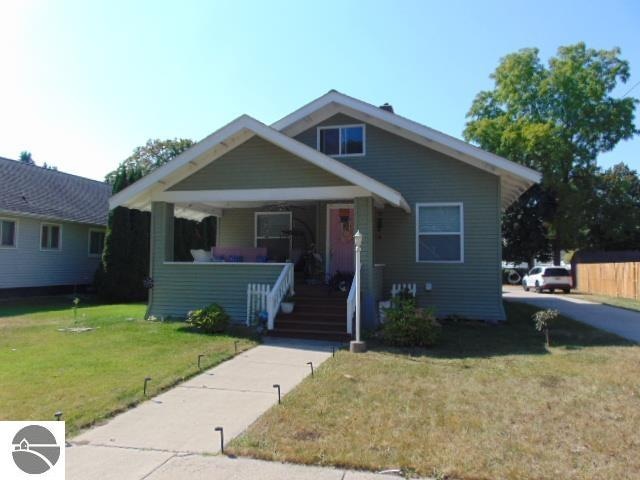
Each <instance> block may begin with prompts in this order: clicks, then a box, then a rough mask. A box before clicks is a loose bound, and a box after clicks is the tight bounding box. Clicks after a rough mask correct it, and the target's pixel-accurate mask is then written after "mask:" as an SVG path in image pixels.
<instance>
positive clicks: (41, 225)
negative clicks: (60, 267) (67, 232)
mask: <svg viewBox="0 0 640 480" xmlns="http://www.w3.org/2000/svg"><path fill="white" fill-rule="evenodd" d="M44 226H47V227H58V228H59V229H60V230H59V231H60V238H59V239H58V248H42V227H44ZM40 251H41V252H61V251H62V224H61V223H51V222H42V223H41V224H40Z"/></svg>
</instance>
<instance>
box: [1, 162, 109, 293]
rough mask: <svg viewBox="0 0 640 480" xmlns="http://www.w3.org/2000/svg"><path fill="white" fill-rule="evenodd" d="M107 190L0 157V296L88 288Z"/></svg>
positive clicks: (100, 245)
mask: <svg viewBox="0 0 640 480" xmlns="http://www.w3.org/2000/svg"><path fill="white" fill-rule="evenodd" d="M110 195H111V186H110V185H107V184H106V183H103V182H98V181H95V180H90V179H88V178H83V177H78V176H75V175H70V174H67V173H62V172H58V171H56V170H50V169H45V168H42V167H38V166H35V165H28V164H25V163H21V162H18V161H15V160H10V159H7V158H1V157H0V295H3V296H7V295H12V294H22V293H32V292H33V293H37V292H39V291H40V292H46V291H61V290H64V289H72V288H75V287H77V286H82V285H88V284H91V282H92V281H93V275H94V273H95V271H96V268H97V267H98V264H99V262H100V257H101V255H102V249H103V246H104V237H105V231H106V226H107V217H108V211H109V207H108V198H109V196H110Z"/></svg>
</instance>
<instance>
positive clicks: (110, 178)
mask: <svg viewBox="0 0 640 480" xmlns="http://www.w3.org/2000/svg"><path fill="white" fill-rule="evenodd" d="M192 145H193V141H191V140H188V139H173V140H149V141H148V142H147V143H146V144H145V145H144V146H141V147H138V148H136V149H135V150H134V151H133V154H132V155H131V156H130V157H128V158H127V159H126V160H124V161H123V162H122V163H121V164H120V165H119V166H118V168H117V169H116V170H114V171H113V172H111V173H109V174H108V175H107V177H106V180H107V182H109V183H111V184H112V185H113V193H117V192H119V191H120V190H122V189H124V188H125V187H127V186H129V185H131V184H132V183H134V182H135V181H137V180H139V179H140V178H142V177H143V176H144V175H146V174H148V173H150V172H152V171H153V170H155V169H156V168H158V167H159V166H161V165H164V164H165V163H167V162H168V161H169V160H171V159H172V158H174V157H176V156H177V155H179V154H181V153H182V152H183V151H185V150H187V149H188V148H189V147H191V146H192ZM150 221H151V219H150V214H149V213H148V212H141V211H139V210H131V209H128V208H124V207H118V208H116V209H114V210H113V211H112V212H111V214H110V216H109V228H108V229H107V235H106V239H105V249H104V252H103V255H102V263H101V267H100V269H99V270H98V272H97V274H96V286H97V288H98V292H99V294H100V295H101V296H102V297H103V298H104V299H106V300H110V301H131V300H143V299H144V298H145V297H146V289H145V287H144V284H143V283H144V282H143V280H144V278H145V277H146V276H147V275H148V272H149V226H150ZM215 228H216V225H215V221H214V219H212V218H208V219H205V220H204V221H202V222H194V221H190V220H184V219H176V225H175V230H176V242H175V245H176V259H177V260H188V259H190V258H191V257H190V254H189V249H191V248H208V247H209V246H211V245H213V243H214V242H215Z"/></svg>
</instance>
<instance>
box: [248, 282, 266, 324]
mask: <svg viewBox="0 0 640 480" xmlns="http://www.w3.org/2000/svg"><path fill="white" fill-rule="evenodd" d="M270 290H271V285H267V284H266V283H250V284H249V285H247V326H248V327H249V326H251V324H252V323H253V320H254V319H255V318H256V315H258V313H260V312H263V311H265V310H266V309H267V295H268V294H269V291H270Z"/></svg>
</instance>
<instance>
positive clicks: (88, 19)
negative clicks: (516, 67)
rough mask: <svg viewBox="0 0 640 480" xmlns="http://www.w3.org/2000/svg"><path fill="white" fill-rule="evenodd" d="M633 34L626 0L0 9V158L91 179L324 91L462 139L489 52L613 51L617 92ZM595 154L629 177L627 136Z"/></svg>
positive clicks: (637, 147)
mask: <svg viewBox="0 0 640 480" xmlns="http://www.w3.org/2000/svg"><path fill="white" fill-rule="evenodd" d="M638 25H640V2H637V1H627V2H623V1H607V2H604V1H603V2H584V1H575V2H571V1H566V2H565V1H558V0H555V1H535V2H534V1H531V2H524V1H515V0H512V1H504V2H497V1H482V2H477V1H468V2H462V1H460V2H457V1H447V2H435V1H433V2H431V1H402V0H393V1H366V2H365V1H355V0H354V1H349V0H341V1H326V0H323V1H322V2H308V1H301V0H297V1H291V2H283V1H275V0H271V1H268V2H267V1H258V2H242V1H238V0H236V1H219V2H214V1H207V2H190V1H186V0H185V1H180V2H174V3H173V4H171V3H170V2H161V1H157V0H156V1H154V2H141V1H140V2H138V1H136V2H132V1H126V2H120V1H108V2H97V1H96V2H87V1H78V2H75V1H74V2H71V1H59V2H53V1H42V2H35V1H29V0H9V1H7V2H3V3H2V5H1V6H0V61H1V64H0V65H2V67H1V68H0V70H1V72H0V112H1V115H0V156H5V157H9V158H16V157H17V156H18V154H19V152H20V151H21V150H30V151H31V152H32V154H33V157H34V159H35V160H36V162H38V163H42V162H47V163H50V164H53V165H57V166H58V168H59V169H60V170H63V171H67V172H70V173H75V174H79V175H84V176H88V177H92V178H96V179H102V178H103V176H104V175H105V174H106V173H107V172H108V171H110V170H112V169H113V168H114V167H115V166H116V165H117V164H118V162H120V161H121V160H123V159H124V158H126V157H127V156H128V155H129V154H130V152H131V150H132V149H133V148H134V147H135V146H137V145H140V144H143V143H144V142H145V141H146V140H147V139H148V138H167V137H188V138H192V139H194V140H199V139H201V138H203V137H204V136H206V135H208V134H209V133H211V132H212V131H214V130H216V129H217V128H219V127H220V126H222V125H224V124H226V123H228V122H229V121H231V120H232V119H234V118H235V117H237V116H238V115H240V114H242V113H248V114H250V115H252V116H255V117H256V118H258V119H260V120H262V121H264V122H266V123H271V122H273V121H275V120H277V119H279V118H280V117H282V116H284V115H286V114H287V113H289V112H291V111H292V110H294V109H296V108H298V107H300V106H301V105H303V104H304V103H306V102H309V101H311V100H313V99H314V98H316V97H318V96H320V95H322V94H324V93H325V92H327V91H328V90H330V89H332V88H335V89H337V90H340V91H342V92H344V93H347V94H349V95H352V96H355V97H358V98H361V99H363V100H365V101H368V102H371V103H374V104H382V103H384V102H389V103H391V104H393V105H394V107H395V109H396V111H397V112H398V113H401V114H402V115H404V116H407V117H409V118H412V119H414V120H417V121H419V122H421V123H424V124H426V125H429V126H430V127H433V128H436V129H438V130H441V131H444V132H446V133H449V134H451V135H454V136H457V137H461V135H462V130H463V128H464V124H465V114H466V112H467V111H468V109H469V106H470V105H471V102H472V100H473V98H474V96H475V94H476V93H477V92H478V91H480V90H482V89H487V88H490V87H491V81H490V79H489V74H490V73H491V72H492V71H493V70H494V69H495V67H496V65H497V63H498V61H499V59H500V57H502V56H503V55H505V54H507V53H509V52H513V51H515V50H518V49H520V48H523V47H538V48H540V51H541V56H542V58H544V59H545V60H546V59H547V58H548V57H549V56H550V55H553V54H554V53H555V51H556V49H557V47H558V46H559V45H566V44H570V43H575V42H578V41H581V40H583V41H585V42H586V43H587V45H588V46H590V47H593V48H611V47H613V46H619V47H621V48H622V56H623V57H624V58H625V59H627V60H629V62H630V63H631V72H632V76H631V79H630V81H629V82H628V83H627V84H626V85H624V86H622V87H621V88H620V89H619V91H618V92H617V93H618V94H619V95H622V94H623V93H625V92H626V91H627V90H628V89H629V88H631V86H632V85H633V84H635V83H636V82H638V81H640V28H639V27H638ZM631 95H632V96H636V97H640V86H638V87H636V89H635V90H634V91H633V92H632V94H631ZM639 124H640V120H637V119H636V125H639ZM599 161H600V164H601V165H603V166H609V165H611V164H613V163H617V162H620V161H624V162H627V163H629V164H630V165H632V167H633V168H635V169H640V137H636V138H634V139H633V140H631V141H627V142H624V143H622V144H620V145H619V146H618V147H617V148H616V149H615V150H614V151H613V152H611V153H608V154H605V155H603V156H602V157H601V158H600V160H599Z"/></svg>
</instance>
